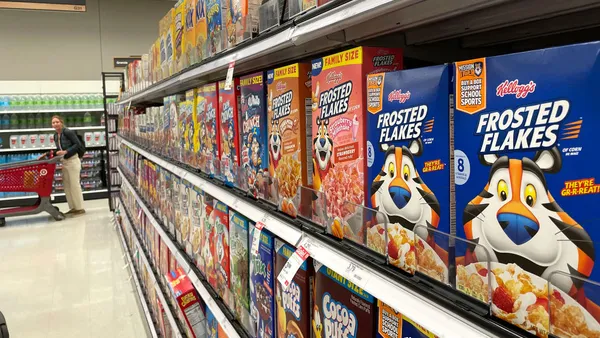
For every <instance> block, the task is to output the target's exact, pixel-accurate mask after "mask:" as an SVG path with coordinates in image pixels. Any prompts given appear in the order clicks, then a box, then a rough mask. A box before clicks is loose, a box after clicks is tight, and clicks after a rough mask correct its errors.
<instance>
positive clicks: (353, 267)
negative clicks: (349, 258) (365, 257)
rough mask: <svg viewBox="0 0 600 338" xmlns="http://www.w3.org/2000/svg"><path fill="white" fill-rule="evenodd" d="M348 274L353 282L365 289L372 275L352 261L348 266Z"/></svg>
mask: <svg viewBox="0 0 600 338" xmlns="http://www.w3.org/2000/svg"><path fill="white" fill-rule="evenodd" d="M346 276H348V279H349V280H350V281H352V283H354V284H356V285H357V286H358V287H360V288H361V289H364V288H365V286H366V285H367V283H368V282H369V280H370V279H371V276H372V275H371V274H370V273H368V272H367V271H366V270H365V269H363V268H362V267H361V266H359V265H358V264H356V263H354V262H350V263H348V266H347V267H346Z"/></svg>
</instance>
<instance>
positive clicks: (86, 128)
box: [0, 126, 104, 133]
mask: <svg viewBox="0 0 600 338" xmlns="http://www.w3.org/2000/svg"><path fill="white" fill-rule="evenodd" d="M69 129H71V130H96V129H104V126H90V127H69ZM38 131H54V128H30V129H0V133H27V132H38Z"/></svg>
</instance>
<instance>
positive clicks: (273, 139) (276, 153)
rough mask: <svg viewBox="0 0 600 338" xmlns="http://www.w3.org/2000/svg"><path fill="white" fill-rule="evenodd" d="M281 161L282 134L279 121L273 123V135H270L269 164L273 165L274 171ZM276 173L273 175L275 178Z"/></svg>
mask: <svg viewBox="0 0 600 338" xmlns="http://www.w3.org/2000/svg"><path fill="white" fill-rule="evenodd" d="M280 159H281V134H280V133H279V121H277V120H273V122H271V133H270V134H269V163H270V164H271V163H272V164H273V166H272V168H273V171H274V170H275V169H276V168H277V165H278V164H279V160H280ZM273 174H275V172H272V173H271V176H273Z"/></svg>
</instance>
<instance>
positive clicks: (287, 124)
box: [267, 63, 312, 217]
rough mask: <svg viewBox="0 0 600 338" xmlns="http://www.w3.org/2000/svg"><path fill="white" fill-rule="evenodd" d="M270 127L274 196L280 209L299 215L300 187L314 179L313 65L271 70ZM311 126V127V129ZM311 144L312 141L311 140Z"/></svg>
mask: <svg viewBox="0 0 600 338" xmlns="http://www.w3.org/2000/svg"><path fill="white" fill-rule="evenodd" d="M267 91H268V92H267V111H268V119H267V128H268V132H269V136H268V140H269V141H268V143H269V149H268V150H269V176H270V177H273V182H275V183H274V184H272V186H271V187H270V190H271V194H270V195H271V196H275V201H273V202H275V203H277V205H278V207H279V209H280V210H281V211H283V212H285V213H287V214H289V215H290V216H292V217H296V214H297V211H298V207H299V204H300V201H299V199H300V197H299V195H300V194H299V193H298V187H299V186H300V185H303V186H308V185H309V177H310V180H312V177H311V176H312V173H311V172H310V171H311V170H312V166H310V163H311V161H310V159H311V156H310V152H308V156H307V151H306V149H307V141H306V138H307V136H308V137H310V135H311V132H310V128H311V126H312V118H311V116H312V115H311V114H312V110H311V106H312V100H311V93H310V65H309V64H308V63H294V64H292V65H289V66H285V67H281V68H277V69H273V70H269V71H268V72H267ZM307 127H308V130H307ZM309 144H310V141H309Z"/></svg>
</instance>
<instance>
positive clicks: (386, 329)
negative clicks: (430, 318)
mask: <svg viewBox="0 0 600 338" xmlns="http://www.w3.org/2000/svg"><path fill="white" fill-rule="evenodd" d="M377 304H378V309H379V315H378V320H377V332H376V335H375V337H376V338H402V337H411V338H436V337H437V336H436V335H434V334H433V333H431V332H429V330H427V329H426V328H424V327H422V326H421V325H419V324H417V323H415V322H414V321H412V320H411V319H410V318H408V317H406V316H404V315H403V314H401V313H400V312H398V311H396V310H394V308H392V307H391V306H389V305H387V304H385V303H384V302H382V301H380V300H377Z"/></svg>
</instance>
